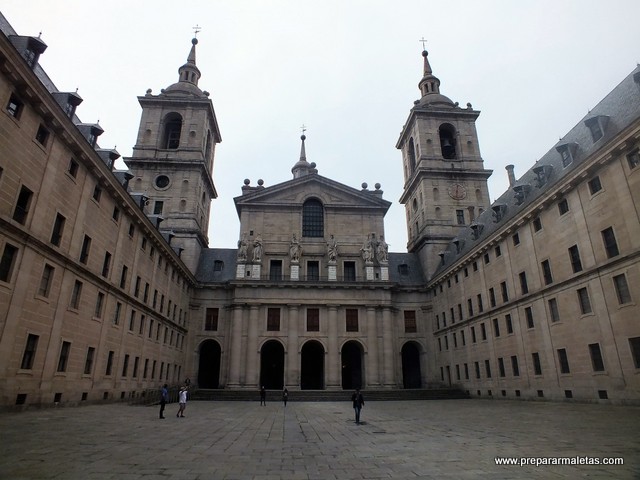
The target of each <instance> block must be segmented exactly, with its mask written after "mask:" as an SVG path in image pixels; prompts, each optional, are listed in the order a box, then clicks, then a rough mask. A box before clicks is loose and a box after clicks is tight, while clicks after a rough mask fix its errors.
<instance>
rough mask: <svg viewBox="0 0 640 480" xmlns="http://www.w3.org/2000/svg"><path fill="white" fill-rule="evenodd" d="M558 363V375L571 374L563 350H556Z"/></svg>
mask: <svg viewBox="0 0 640 480" xmlns="http://www.w3.org/2000/svg"><path fill="white" fill-rule="evenodd" d="M558 363H559V364H560V373H571V369H570V368H569V358H568V357H567V350H566V349H564V348H559V349H558Z"/></svg>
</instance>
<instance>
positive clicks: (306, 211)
mask: <svg viewBox="0 0 640 480" xmlns="http://www.w3.org/2000/svg"><path fill="white" fill-rule="evenodd" d="M302 236H303V237H323V236H324V208H323V207H322V203H320V201H319V200H315V199H312V200H307V201H306V202H304V205H303V206H302Z"/></svg>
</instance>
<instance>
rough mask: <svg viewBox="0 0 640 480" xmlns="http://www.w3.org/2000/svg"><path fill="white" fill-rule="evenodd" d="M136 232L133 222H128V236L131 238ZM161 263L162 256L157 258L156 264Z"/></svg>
mask: <svg viewBox="0 0 640 480" xmlns="http://www.w3.org/2000/svg"><path fill="white" fill-rule="evenodd" d="M135 233H136V227H135V226H134V225H133V223H130V224H129V238H133V235H134V234H135ZM161 263H162V257H161V258H159V259H158V266H160V264H161Z"/></svg>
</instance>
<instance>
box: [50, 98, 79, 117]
mask: <svg viewBox="0 0 640 480" xmlns="http://www.w3.org/2000/svg"><path fill="white" fill-rule="evenodd" d="M51 95H53V98H55V99H56V102H58V105H60V107H61V108H62V110H64V113H65V115H66V116H67V117H69V118H73V116H74V115H75V113H76V107H77V106H78V105H80V104H81V103H82V97H81V96H80V95H78V94H77V93H75V92H53V93H52V94H51Z"/></svg>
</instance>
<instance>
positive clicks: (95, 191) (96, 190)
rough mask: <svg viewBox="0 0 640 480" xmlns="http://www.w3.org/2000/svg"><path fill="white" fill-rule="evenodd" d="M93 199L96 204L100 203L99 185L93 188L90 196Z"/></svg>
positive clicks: (100, 191) (100, 192)
mask: <svg viewBox="0 0 640 480" xmlns="http://www.w3.org/2000/svg"><path fill="white" fill-rule="evenodd" d="M92 197H93V199H94V200H95V201H96V202H98V203H99V202H100V197H102V188H101V187H100V185H97V184H96V186H95V187H93V195H92Z"/></svg>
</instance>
